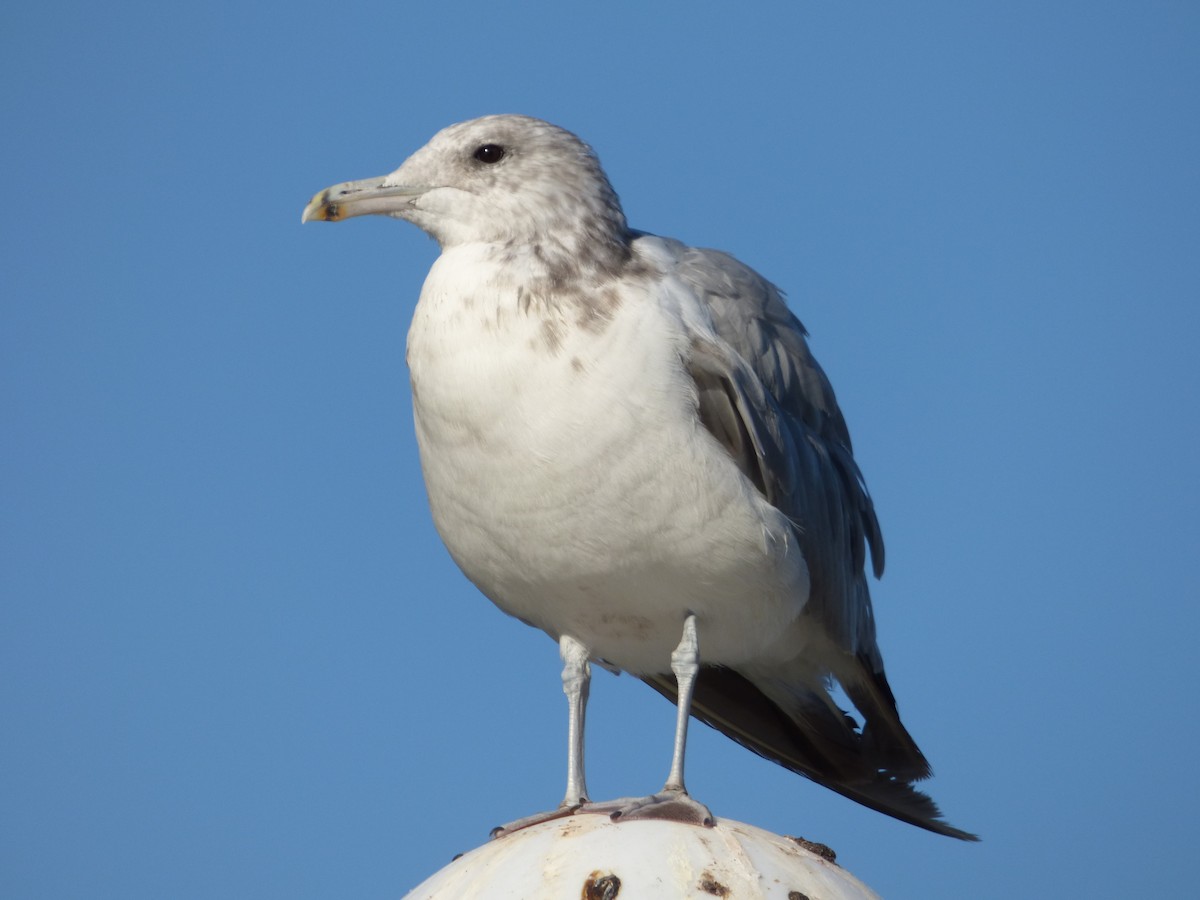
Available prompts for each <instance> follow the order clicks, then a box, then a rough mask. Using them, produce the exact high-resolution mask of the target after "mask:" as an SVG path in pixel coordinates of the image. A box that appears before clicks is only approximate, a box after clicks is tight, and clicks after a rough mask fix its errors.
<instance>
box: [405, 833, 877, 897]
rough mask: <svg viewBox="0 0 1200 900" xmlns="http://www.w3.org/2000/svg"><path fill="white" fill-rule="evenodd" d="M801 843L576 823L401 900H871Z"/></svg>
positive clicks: (438, 876) (430, 882) (516, 841)
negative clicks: (720, 899)
mask: <svg viewBox="0 0 1200 900" xmlns="http://www.w3.org/2000/svg"><path fill="white" fill-rule="evenodd" d="M806 843H807V842H800V841H799V840H798V839H795V838H786V837H781V836H780V835H777V834H772V833H771V832H769V831H763V830H762V829H761V828H755V827H754V826H752V825H744V824H742V823H741V822H734V821H731V820H729V819H718V820H717V823H716V825H715V826H714V827H712V828H701V827H699V826H696V825H685V824H681V823H678V822H668V821H663V820H658V819H647V820H633V821H626V822H613V821H611V820H610V819H609V818H608V817H607V816H604V815H595V814H577V815H574V816H569V817H567V818H563V819H555V820H553V821H550V822H542V823H540V824H538V825H534V826H532V827H529V828H525V829H521V830H520V831H516V832H513V833H512V834H509V835H506V836H505V837H502V838H500V839H499V840H493V841H489V842H488V843H486V844H484V845H483V846H482V847H479V848H477V849H475V850H472V851H471V852H470V853H467V854H464V855H463V856H460V857H459V858H458V859H456V860H454V862H452V863H450V865H448V866H446V867H445V868H444V869H442V870H441V871H440V872H437V873H435V874H434V875H432V876H431V877H430V878H428V879H426V880H425V882H423V883H422V884H421V885H420V886H419V887H417V888H414V889H413V890H412V891H411V892H410V893H409V894H408V900H485V898H486V900H503V898H512V900H541V898H545V900H563V898H572V900H573V898H577V897H578V898H582V900H676V898H680V900H682V898H697V900H713V898H714V897H716V898H725V900H760V898H761V900H768V898H769V900H850V898H853V900H868V898H875V900H878V895H877V894H876V893H875V892H874V891H872V890H871V889H870V888H868V887H867V886H866V885H864V884H863V883H862V882H860V881H859V880H858V879H857V878H855V877H854V876H853V875H851V874H849V873H848V872H846V871H845V870H843V869H842V868H840V867H839V866H838V865H837V864H836V863H834V862H832V861H831V860H829V859H826V858H825V857H824V856H822V855H820V854H819V853H817V852H814V851H813V850H811V849H808V847H807V846H805V844H806ZM813 846H816V845H813ZM818 849H820V848H819V847H818ZM830 855H832V854H830Z"/></svg>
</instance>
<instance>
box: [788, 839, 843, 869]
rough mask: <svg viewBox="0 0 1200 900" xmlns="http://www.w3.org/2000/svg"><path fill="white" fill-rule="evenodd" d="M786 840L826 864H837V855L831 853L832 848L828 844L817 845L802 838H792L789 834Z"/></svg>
mask: <svg viewBox="0 0 1200 900" xmlns="http://www.w3.org/2000/svg"><path fill="white" fill-rule="evenodd" d="M787 839H788V840H789V841H791V842H792V843H794V844H796V845H798V846H800V847H803V848H804V849H805V850H807V851H808V852H809V853H815V854H816V855H817V856H819V857H821V859H823V860H825V861H826V862H831V863H837V854H836V853H834V852H833V848H832V847H830V846H829V845H828V844H818V843H817V842H816V841H810V840H808V839H806V838H802V837H793V836H792V835H790V834H789V835H787Z"/></svg>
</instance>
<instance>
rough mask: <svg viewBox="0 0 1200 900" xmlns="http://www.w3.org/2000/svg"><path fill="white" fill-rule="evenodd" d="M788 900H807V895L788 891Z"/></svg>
mask: <svg viewBox="0 0 1200 900" xmlns="http://www.w3.org/2000/svg"><path fill="white" fill-rule="evenodd" d="M788 900H808V894H802V893H800V892H799V891H788Z"/></svg>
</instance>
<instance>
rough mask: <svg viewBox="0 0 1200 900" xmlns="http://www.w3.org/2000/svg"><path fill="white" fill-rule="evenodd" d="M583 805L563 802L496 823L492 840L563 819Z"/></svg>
mask: <svg viewBox="0 0 1200 900" xmlns="http://www.w3.org/2000/svg"><path fill="white" fill-rule="evenodd" d="M585 805H586V804H581V803H575V804H571V803H564V804H562V805H561V806H559V807H558V808H557V809H548V810H546V811H545V812H540V813H534V814H533V815H532V816H524V817H522V818H520V819H514V820H513V821H511V822H508V823H506V824H504V825H497V826H496V827H495V828H493V829H492V840H499V839H500V838H502V837H504V836H505V835H509V834H512V833H513V832H514V831H520V830H521V829H522V828H529V827H531V826H533V825H541V824H542V823H543V822H553V821H554V820H555V819H565V818H566V817H567V816H573V815H574V814H575V813H576V812H577V811H578V810H579V809H581V808H582V807H583V806H585Z"/></svg>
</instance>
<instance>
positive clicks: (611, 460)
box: [408, 245, 808, 672]
mask: <svg viewBox="0 0 1200 900" xmlns="http://www.w3.org/2000/svg"><path fill="white" fill-rule="evenodd" d="M516 274H517V273H511V272H505V271H504V270H503V269H502V268H500V267H498V266H497V265H495V264H494V263H491V262H489V261H488V258H487V254H486V250H485V248H483V247H481V246H479V245H467V246H462V247H458V248H454V249H452V250H450V251H447V252H446V253H444V254H443V255H442V256H441V257H440V258H439V259H438V261H437V262H436V263H435V265H434V267H433V269H432V270H431V272H430V274H429V277H428V278H427V280H426V283H425V287H424V289H423V290H422V293H421V299H420V303H419V304H418V306H417V310H416V313H415V315H414V318H413V323H412V328H411V330H410V332H409V338H408V361H409V368H410V371H411V377H412V387H413V407H414V413H415V420H416V430H417V440H418V443H419V446H420V451H421V462H422V467H423V469H424V473H425V482H426V486H427V489H428V491H429V502H430V506H431V508H432V510H433V515H434V520H435V522H436V524H437V527H438V530H439V532H440V534H441V536H442V539H443V540H444V541H445V543H446V546H447V547H448V548H449V550H450V553H451V555H452V556H453V557H454V559H455V561H456V562H457V563H458V565H459V566H460V567H461V568H462V569H463V571H464V572H465V573H466V574H467V576H468V577H469V578H470V579H471V580H472V581H473V582H474V583H475V584H476V585H477V586H478V587H479V588H480V589H481V590H482V591H483V592H484V593H485V594H487V596H488V597H490V598H491V599H492V600H493V601H494V602H495V603H496V604H497V605H498V606H500V608H501V609H503V610H505V611H506V612H508V613H510V614H511V615H514V616H517V617H518V618H520V619H522V620H524V621H526V622H528V623H530V624H532V625H535V626H536V627H539V628H542V629H543V630H545V631H546V632H548V633H549V634H550V635H551V636H553V637H555V638H557V637H559V636H560V635H562V634H564V633H567V634H571V635H572V636H574V637H576V638H577V639H579V640H581V641H582V642H583V643H584V644H586V645H587V646H588V647H589V649H590V650H591V652H592V654H593V655H594V656H596V657H602V658H605V659H607V660H609V661H610V662H612V663H614V664H616V665H618V666H621V667H622V668H625V669H628V670H631V671H634V672H661V671H666V670H667V669H668V664H669V655H670V651H671V650H672V649H673V648H674V646H675V644H676V643H678V640H679V634H680V629H681V627H682V622H683V619H684V617H685V615H686V614H687V613H688V612H689V611H690V612H694V613H696V614H697V617H698V621H699V626H700V630H701V647H702V656H703V657H704V658H705V659H706V660H707V661H708V662H725V663H729V664H736V663H738V662H741V661H743V660H749V659H752V658H756V657H757V658H758V659H759V661H762V659H763V657H764V655H765V656H768V657H769V656H771V655H773V654H772V653H771V652H770V650H769V647H768V645H770V644H773V643H775V642H778V641H779V639H780V638H782V637H783V636H784V634H785V632H789V631H791V630H792V628H793V625H794V623H795V620H796V617H797V616H798V614H799V611H800V609H801V608H802V606H803V603H804V602H805V599H806V597H807V590H808V585H807V570H806V568H805V566H804V563H803V560H802V559H801V557H800V554H799V552H798V550H797V548H796V547H795V545H794V541H793V540H791V530H790V525H788V523H786V522H785V521H784V520H783V517H782V516H781V515H779V514H778V513H777V511H775V510H774V509H773V508H772V507H770V506H769V505H768V504H767V503H765V501H763V500H761V498H760V497H759V496H758V495H757V494H756V493H755V492H754V491H753V488H752V487H751V486H750V485H749V483H748V482H747V481H746V480H745V479H744V478H742V477H741V475H740V473H738V471H737V469H736V467H735V466H734V465H733V463H732V462H731V460H730V459H729V458H728V456H727V455H726V454H725V452H724V451H723V450H722V449H721V448H720V447H719V446H718V445H717V444H716V442H715V441H713V440H712V439H711V437H710V436H709V435H708V434H707V432H705V431H704V430H703V428H702V426H701V425H700V424H699V422H698V420H697V417H696V414H695V407H696V401H695V397H694V395H693V394H692V393H691V391H692V388H691V384H690V380H689V379H688V378H687V376H686V373H685V371H684V368H683V364H682V361H681V353H682V352H684V350H685V348H684V347H681V346H680V342H681V341H683V340H684V330H683V328H682V327H681V325H680V321H679V315H680V313H679V310H678V309H673V308H672V307H673V305H674V303H673V302H672V298H670V297H665V298H664V297H657V296H656V297H650V296H647V295H645V293H642V294H637V293H636V292H635V293H630V292H628V291H626V292H623V295H624V301H623V302H622V303H621V304H620V305H619V306H617V307H616V308H615V309H612V310H611V311H610V312H611V317H610V318H608V319H607V320H605V321H603V322H598V321H597V320H595V319H594V318H593V319H590V320H588V321H587V322H586V324H581V323H580V320H581V319H582V317H581V316H580V315H579V313H578V312H577V311H576V310H574V309H571V308H568V309H566V310H565V311H561V312H559V313H555V312H552V311H549V310H547V309H546V307H545V306H544V305H543V304H541V303H538V302H536V301H532V302H531V301H530V300H529V299H528V298H524V302H521V299H519V297H518V293H517V291H516V289H515V287H514V285H515V284H517V283H518V281H517V279H516V277H514V276H515V275H516ZM685 302H686V298H685ZM797 649H798V645H797V643H796V640H795V637H794V636H793V637H792V639H791V642H790V645H789V646H788V649H787V651H783V650H782V649H781V650H780V652H781V653H783V652H786V655H787V656H792V655H794V654H795V653H796V651H797Z"/></svg>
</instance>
